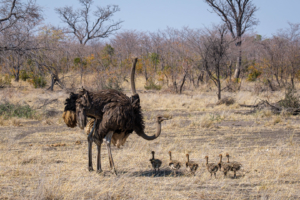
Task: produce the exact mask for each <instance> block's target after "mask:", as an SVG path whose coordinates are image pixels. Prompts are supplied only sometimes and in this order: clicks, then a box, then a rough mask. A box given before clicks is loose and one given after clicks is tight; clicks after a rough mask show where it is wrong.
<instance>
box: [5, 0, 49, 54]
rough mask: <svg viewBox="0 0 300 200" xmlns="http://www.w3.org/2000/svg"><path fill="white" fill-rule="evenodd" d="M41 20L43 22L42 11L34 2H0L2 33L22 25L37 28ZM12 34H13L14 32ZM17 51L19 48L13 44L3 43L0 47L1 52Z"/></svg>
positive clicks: (9, 0)
mask: <svg viewBox="0 0 300 200" xmlns="http://www.w3.org/2000/svg"><path fill="white" fill-rule="evenodd" d="M41 20H43V17H42V9H41V8H40V7H39V6H38V5H36V2H35V1H34V0H28V1H27V2H22V1H21V0H2V1H0V33H2V32H3V31H7V30H9V29H13V28H14V27H15V28H14V29H15V30H16V29H17V28H16V27H18V26H19V25H20V24H23V25H24V24H25V25H26V26H27V25H28V24H30V26H35V25H36V24H38V23H39V22H40V21H41ZM18 24H19V25H18ZM34 24H35V25H34ZM10 32H11V33H12V31H10ZM6 34H7V32H6ZM17 49H19V48H18V47H17V46H15V45H13V44H8V43H6V44H3V43H2V44H1V45H0V51H6V50H14V51H15V50H17Z"/></svg>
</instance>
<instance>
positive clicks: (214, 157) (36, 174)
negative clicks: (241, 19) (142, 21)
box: [0, 0, 300, 199]
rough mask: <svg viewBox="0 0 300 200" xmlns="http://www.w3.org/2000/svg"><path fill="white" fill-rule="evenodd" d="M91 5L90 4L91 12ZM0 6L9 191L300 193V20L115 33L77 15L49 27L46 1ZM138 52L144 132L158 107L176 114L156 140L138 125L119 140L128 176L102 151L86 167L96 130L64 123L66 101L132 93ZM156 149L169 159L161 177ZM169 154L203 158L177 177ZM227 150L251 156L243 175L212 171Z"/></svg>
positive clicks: (2, 137)
mask: <svg viewBox="0 0 300 200" xmlns="http://www.w3.org/2000/svg"><path fill="white" fill-rule="evenodd" d="M207 2H213V1H207ZM242 2H243V1H242ZM250 2H251V1H250ZM92 3H93V2H92V1H81V5H82V9H84V8H85V5H89V6H91V5H93V4H92ZM14 5H17V8H18V9H16V8H15V7H14ZM251 5H252V6H254V5H253V4H251ZM0 6H3V7H2V8H3V9H4V8H6V9H4V10H6V12H4V11H3V12H2V13H1V15H0V16H1V19H2V21H1V24H0V26H1V29H0V50H1V52H0V56H1V59H0V152H1V153H0V199H299V198H300V192H299V187H300V182H299V178H300V165H299V156H300V155H299V154H300V153H299V152H300V151H299V150H300V149H299V142H300V125H299V123H298V122H299V116H298V109H299V106H300V101H299V92H298V88H300V85H299V79H300V68H299V66H300V65H299V64H300V59H299V55H300V41H299V39H300V38H299V31H300V27H299V24H289V28H288V29H286V30H280V31H278V33H274V35H273V36H272V37H270V38H263V37H261V36H260V35H258V34H254V33H251V32H250V31H245V32H243V34H241V33H240V35H239V36H238V35H235V37H233V35H232V32H231V30H229V29H228V27H227V26H225V25H223V24H221V25H215V26H212V27H209V28H200V29H198V30H195V29H189V28H182V29H180V30H178V29H172V28H167V29H165V30H160V31H157V32H138V31H130V30H127V31H123V30H119V29H120V24H121V23H122V21H114V22H111V21H110V22H111V23H112V24H111V25H113V26H111V27H112V29H109V27H110V26H109V24H105V23H104V24H105V26H103V27H101V23H100V24H98V25H97V24H96V27H95V28H96V29H93V27H89V26H88V27H87V28H86V27H85V26H84V25H86V24H84V23H83V24H78V23H81V21H80V22H76V21H73V22H74V23H75V24H74V26H73V29H72V26H69V27H68V26H67V25H66V27H64V28H57V27H54V26H50V25H48V26H42V21H43V17H42V8H40V7H39V6H38V5H37V4H36V3H34V2H33V1H28V2H27V1H26V2H25V1H14V0H12V1H5V2H1V4H0ZM212 6H213V5H212ZM7 8H12V9H7ZM212 8H213V7H212ZM252 8H253V7H252ZM3 9H2V10H3ZM14 9H15V10H14ZM9 11H11V12H12V13H14V12H16V13H17V14H15V15H14V14H12V13H9ZM56 11H57V14H58V15H60V16H64V15H63V14H66V13H67V14H68V15H65V16H72V15H74V14H75V13H74V12H73V10H72V9H67V7H65V8H58V9H57V10H56ZM118 11H119V8H118V6H111V7H103V8H102V7H100V8H98V10H96V12H95V13H96V14H97V16H98V17H99V16H101V15H102V14H106V15H105V16H106V18H105V16H102V18H101V19H105V20H104V21H103V22H106V21H107V20H108V19H111V18H112V17H113V14H114V13H115V12H118ZM255 11H256V8H255V9H254V13H255ZM82 13H84V12H82ZM89 15H92V14H91V12H90V13H89ZM17 16H20V17H17ZM251 16H252V15H251ZM251 16H250V18H251ZM80 17H82V19H84V17H85V15H82V16H80ZM103 17H104V18H103ZM6 18H7V19H6ZM99 18H100V17H99ZM62 20H63V21H64V22H67V21H68V20H69V19H68V18H64V17H62ZM83 21H84V20H83ZM108 21H109V20H108ZM252 22H253V23H252V24H251V26H255V25H256V23H257V20H256V19H255V20H254V19H253V21H252ZM66 24H67V23H66ZM90 24H92V23H90ZM94 25H95V23H94ZM97 28H99V29H97ZM70 30H71V32H72V33H75V34H70ZM93 30H98V32H95V31H94V32H93ZM103 30H104V31H103ZM105 30H106V32H105ZM85 31H87V32H85ZM79 33H80V34H79ZM111 33H114V35H111ZM76 34H77V35H76ZM88 35H89V36H88ZM109 35H110V37H109V38H108V39H106V40H101V39H103V38H107V37H108V36H109ZM241 50H242V51H241ZM132 57H138V63H137V71H136V74H137V77H136V86H137V92H138V93H139V95H140V99H141V107H142V110H143V114H144V118H145V121H146V127H147V128H146V132H147V133H148V132H150V133H149V134H152V132H153V131H151V130H152V128H155V117H156V116H157V114H162V115H164V116H167V117H168V118H170V120H168V121H164V122H163V123H162V134H161V136H160V137H159V138H158V139H156V140H154V141H145V140H143V139H141V138H139V137H138V136H137V135H136V134H134V133H133V134H132V135H130V136H129V138H128V140H127V142H126V143H125V145H124V146H123V147H121V148H120V149H118V148H116V147H113V150H112V154H113V156H114V162H115V165H116V169H117V171H118V173H119V174H118V176H115V175H113V174H112V173H111V172H110V171H109V162H108V157H107V153H106V150H105V149H104V147H103V149H102V152H104V156H102V158H103V161H102V164H103V171H104V172H103V173H102V174H96V173H95V172H88V169H87V159H88V157H87V139H86V137H87V136H86V135H85V134H83V131H82V130H80V129H79V128H78V127H76V128H73V129H72V128H68V127H67V126H66V125H65V124H64V121H63V119H62V117H61V115H62V113H63V110H64V101H65V99H66V98H67V97H68V96H69V94H70V92H76V91H77V90H78V89H79V88H81V87H82V86H83V87H84V88H86V89H87V90H90V91H99V90H103V89H116V90H119V91H122V92H124V93H125V94H127V95H128V96H130V95H131V92H130V90H129V89H130V77H129V73H130V72H129V71H130V67H131V65H132V60H131V59H132ZM247 106H248V107H247ZM148 127H149V128H148ZM152 150H155V156H156V158H158V159H161V160H162V162H163V163H162V167H161V172H160V173H159V174H158V175H157V176H155V177H154V173H153V170H152V168H151V163H150V161H149V159H150V158H151V151H152ZM93 151H94V152H95V151H96V147H94V149H93ZM169 151H172V156H173V157H174V159H175V158H176V160H179V161H181V162H183V163H184V162H185V161H186V157H185V155H186V154H187V153H188V154H189V155H190V160H192V161H195V162H197V163H198V164H199V169H198V170H197V172H196V175H195V176H191V175H190V174H189V173H188V172H187V171H186V169H185V167H182V168H181V169H180V170H179V173H178V175H177V176H174V175H173V174H172V173H171V170H170V169H169V168H168V161H169V157H168V152H169ZM227 152H228V153H229V154H230V155H231V157H232V160H236V161H239V162H240V163H242V164H243V168H242V169H241V170H240V171H238V172H237V179H233V173H232V172H229V176H228V177H227V178H225V179H224V178H223V174H222V173H220V172H218V173H217V178H216V179H215V178H212V179H211V178H210V174H209V173H208V172H207V171H206V168H205V159H204V157H205V156H206V155H207V156H209V162H215V163H217V162H218V161H219V157H218V155H219V154H223V156H225V154H226V153H227ZM94 159H95V158H94ZM94 163H95V162H94Z"/></svg>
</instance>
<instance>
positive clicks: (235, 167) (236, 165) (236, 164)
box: [226, 153, 242, 178]
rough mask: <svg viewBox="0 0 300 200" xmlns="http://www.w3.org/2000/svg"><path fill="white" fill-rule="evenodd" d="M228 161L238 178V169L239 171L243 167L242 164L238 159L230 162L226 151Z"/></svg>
mask: <svg viewBox="0 0 300 200" xmlns="http://www.w3.org/2000/svg"><path fill="white" fill-rule="evenodd" d="M226 157H227V163H228V164H229V165H230V167H231V168H230V170H231V171H233V172H234V178H236V171H239V170H240V169H241V167H242V164H241V163H239V162H236V161H232V162H229V154H228V153H226Z"/></svg>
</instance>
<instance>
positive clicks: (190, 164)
mask: <svg viewBox="0 0 300 200" xmlns="http://www.w3.org/2000/svg"><path fill="white" fill-rule="evenodd" d="M186 158H187V162H186V163H185V166H186V168H187V169H188V170H189V171H190V172H191V173H192V174H194V175H195V173H196V170H197V169H198V164H197V163H195V162H193V161H190V157H189V154H186Z"/></svg>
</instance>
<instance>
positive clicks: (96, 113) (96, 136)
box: [63, 58, 167, 174]
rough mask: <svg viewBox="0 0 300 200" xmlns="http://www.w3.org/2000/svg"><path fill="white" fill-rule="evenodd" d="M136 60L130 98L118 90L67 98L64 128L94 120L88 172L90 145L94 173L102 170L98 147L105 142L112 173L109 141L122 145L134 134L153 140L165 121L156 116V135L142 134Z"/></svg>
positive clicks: (87, 92)
mask: <svg viewBox="0 0 300 200" xmlns="http://www.w3.org/2000/svg"><path fill="white" fill-rule="evenodd" d="M136 63H137V58H135V59H134V62H133V66H132V70H131V89H132V93H133V95H132V96H131V97H130V98H129V97H128V96H126V95H125V94H123V93H121V92H119V91H117V90H101V91H99V92H90V91H87V90H85V89H82V90H81V91H80V92H79V93H78V94H74V93H71V94H70V97H69V98H67V99H66V102H65V109H64V113H63V119H64V121H65V123H66V124H67V126H69V127H75V126H76V125H77V124H78V126H79V127H80V128H81V129H83V128H84V127H85V126H86V124H87V123H86V120H87V117H91V118H94V119H95V122H94V125H93V128H92V130H91V132H90V133H89V135H88V158H89V159H88V160H89V162H88V169H89V171H93V167H92V143H93V142H95V143H96V145H97V150H98V154H97V172H98V173H100V172H102V169H101V145H102V143H103V141H105V143H106V146H107V149H108V156H109V163H110V167H111V169H112V170H113V172H114V173H115V174H117V173H116V170H115V166H114V162H113V158H112V154H111V146H110V144H111V142H113V144H124V142H125V141H126V139H127V137H128V136H129V135H130V134H131V133H132V132H133V131H134V132H135V133H136V134H138V135H139V136H141V137H142V138H144V139H146V140H154V139H156V138H158V137H159V136H160V133H161V122H162V121H164V120H167V119H166V118H164V117H162V116H157V118H156V124H157V130H156V134H155V135H152V136H148V135H147V134H146V133H145V132H144V129H145V125H144V119H143V114H142V110H141V106H140V98H139V95H138V94H137V93H136V90H135V83H134V74H135V67H136Z"/></svg>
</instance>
